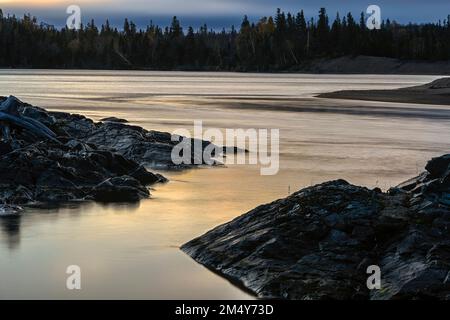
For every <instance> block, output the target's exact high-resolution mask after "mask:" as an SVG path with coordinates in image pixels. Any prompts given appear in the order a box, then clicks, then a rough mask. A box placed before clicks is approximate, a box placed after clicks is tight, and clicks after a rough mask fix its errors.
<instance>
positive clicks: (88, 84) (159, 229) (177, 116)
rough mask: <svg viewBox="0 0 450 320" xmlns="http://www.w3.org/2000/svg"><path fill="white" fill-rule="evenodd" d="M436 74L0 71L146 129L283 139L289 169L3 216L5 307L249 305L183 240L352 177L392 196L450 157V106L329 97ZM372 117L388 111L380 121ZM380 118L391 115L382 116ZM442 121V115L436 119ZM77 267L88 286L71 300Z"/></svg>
mask: <svg viewBox="0 0 450 320" xmlns="http://www.w3.org/2000/svg"><path fill="white" fill-rule="evenodd" d="M436 78H438V77H435V76H399V75H398V76H397V75H387V76H384V75H301V74H238V73H201V72H198V73H196V72H150V71H148V72H146V71H69V70H61V71H48V70H0V95H15V96H17V97H18V98H19V99H21V100H23V101H25V102H29V103H32V104H34V105H38V106H41V107H44V108H47V109H49V110H58V111H69V112H73V113H81V114H84V115H86V116H88V117H91V118H93V119H94V120H99V119H101V118H103V117H107V116H116V117H121V118H126V119H128V120H129V121H130V122H131V123H132V124H137V125H140V126H143V127H145V128H147V129H154V130H161V131H168V132H171V131H173V130H175V129H178V128H186V129H189V130H192V127H193V121H194V120H202V121H203V126H204V127H205V128H211V127H217V128H220V129H221V130H224V129H226V128H246V129H247V128H256V129H260V128H268V129H271V128H275V129H280V153H279V157H280V171H279V172H278V174H277V175H274V176H262V175H260V170H259V169H260V168H259V167H258V166H255V165H229V166H227V167H221V168H200V169H194V170H188V171H183V172H161V173H162V174H163V175H165V176H166V177H168V178H169V179H170V182H169V183H167V184H164V185H156V186H154V190H152V191H151V192H152V197H151V199H148V200H144V201H141V202H140V203H139V204H136V205H125V204H121V205H120V204H119V205H99V204H93V203H86V204H82V205H67V206H65V207H63V208H60V209H49V210H42V209H41V210H38V209H30V210H27V211H26V212H25V213H24V214H22V215H21V217H19V218H14V219H0V298H1V299H22V298H24V299H94V298H97V299H119V298H121V299H247V298H251V296H250V295H249V294H247V293H246V292H244V291H242V290H240V289H239V288H237V287H235V286H234V285H232V284H231V283H229V282H228V281H227V280H225V279H223V278H221V277H219V276H217V275H216V274H214V273H212V272H211V271H209V270H207V269H206V268H204V267H202V266H201V265H199V264H197V263H195V262H194V261H193V260H191V259H190V258H189V257H188V256H186V255H185V254H184V253H182V252H181V251H180V250H179V246H180V245H181V244H183V243H184V242H186V241H188V240H190V239H192V238H194V237H196V236H199V235H201V234H202V233H204V232H206V231H207V230H209V229H211V228H213V227H214V226H217V225H218V224H221V223H224V222H227V221H229V220H230V219H232V218H234V217H236V216H238V215H240V214H243V213H245V212H246V211H248V210H250V209H252V208H254V207H255V206H257V205H259V204H262V203H267V202H270V201H273V200H275V199H277V198H281V197H285V196H287V195H288V193H289V192H293V191H296V190H298V189H300V188H302V187H305V186H309V185H312V184H316V183H320V182H323V181H326V180H330V179H336V178H343V179H347V180H348V181H350V182H352V183H354V184H359V185H364V186H367V187H371V188H372V187H376V186H377V187H380V188H382V189H384V190H386V189H388V188H389V187H390V186H394V185H396V184H398V183H400V182H402V181H403V180H405V179H406V178H409V177H412V176H413V175H415V174H417V173H419V172H420V171H421V170H422V168H423V167H424V165H425V163H426V161H427V160H428V159H429V158H431V157H432V156H436V155H440V154H443V153H448V151H449V147H450V120H449V119H450V107H448V106H447V107H446V106H428V105H412V104H409V105H406V104H400V103H397V104H396V103H382V102H363V101H346V100H331V99H319V98H315V97H314V95H315V94H317V93H321V92H328V91H335V90H341V89H393V88H399V87H406V86H413V85H419V84H424V83H427V82H430V81H432V80H434V79H436ZM374 110H378V111H377V112H374ZM379 110H383V111H382V112H379ZM430 115H434V116H430ZM69 265H78V266H80V267H81V271H82V289H81V290H74V291H70V290H67V289H66V279H67V277H68V275H67V274H66V268H67V266H69Z"/></svg>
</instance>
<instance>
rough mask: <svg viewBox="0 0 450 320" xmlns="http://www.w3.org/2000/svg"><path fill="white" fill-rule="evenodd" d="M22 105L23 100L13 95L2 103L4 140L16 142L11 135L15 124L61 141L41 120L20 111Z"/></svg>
mask: <svg viewBox="0 0 450 320" xmlns="http://www.w3.org/2000/svg"><path fill="white" fill-rule="evenodd" d="M21 105H22V102H21V101H20V100H19V99H17V98H16V97H13V96H9V98H8V99H6V100H5V101H3V103H1V104H0V127H1V128H2V134H3V140H5V141H12V142H14V141H13V139H12V137H11V126H13V127H14V126H15V127H19V128H22V129H25V130H28V131H29V132H31V133H33V134H34V135H36V136H38V137H40V138H44V139H47V140H51V141H53V142H56V143H60V142H59V141H58V139H56V134H55V133H54V132H53V131H52V130H50V129H49V128H47V127H46V126H45V125H43V124H42V123H41V122H39V121H37V120H35V119H32V118H29V117H26V116H24V115H22V114H21V113H20V112H19V107H20V106H21Z"/></svg>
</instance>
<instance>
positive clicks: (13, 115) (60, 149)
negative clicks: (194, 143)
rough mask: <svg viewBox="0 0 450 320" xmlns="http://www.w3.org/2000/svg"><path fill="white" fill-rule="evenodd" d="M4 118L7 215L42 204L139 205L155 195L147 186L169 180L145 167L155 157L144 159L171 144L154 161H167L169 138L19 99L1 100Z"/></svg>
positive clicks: (2, 184)
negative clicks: (154, 146)
mask: <svg viewBox="0 0 450 320" xmlns="http://www.w3.org/2000/svg"><path fill="white" fill-rule="evenodd" d="M0 120H1V121H0V126H1V127H2V128H3V132H4V133H6V136H5V135H4V136H3V140H2V141H0V204H2V208H5V210H4V211H5V212H6V208H13V207H14V206H13V205H15V204H24V205H27V204H34V203H36V202H39V203H59V202H66V201H72V200H91V199H92V200H96V201H101V202H117V201H120V202H131V201H139V200H140V199H142V198H145V197H148V196H149V194H150V193H149V191H148V189H147V186H149V185H151V184H154V183H158V182H165V181H167V180H166V179H165V178H164V177H163V176H162V175H160V174H154V173H152V172H149V171H148V170H147V169H146V168H145V165H146V164H148V163H149V162H150V160H151V159H152V157H151V155H146V156H144V155H145V153H146V152H151V150H153V149H152V148H151V145H152V144H158V147H157V148H159V150H161V148H160V147H159V145H164V146H166V145H167V148H166V149H164V150H163V151H161V152H162V153H164V154H160V155H158V156H156V157H155V161H154V162H155V163H157V164H160V163H159V162H158V159H163V160H164V161H165V162H167V161H168V159H170V153H171V148H170V149H169V148H168V146H171V145H172V143H166V142H167V141H168V140H170V135H169V137H167V135H168V134H165V133H158V132H150V131H146V130H144V129H142V128H140V127H136V126H129V125H126V124H123V123H118V122H108V121H107V122H105V123H101V122H100V123H95V122H94V121H92V120H90V119H88V118H86V117H84V116H81V115H74V114H68V113H62V112H47V111H46V110H44V109H41V108H38V107H34V106H31V105H29V104H26V103H23V102H21V101H20V100H18V99H16V98H15V97H9V98H1V97H0ZM118 126H119V127H118ZM108 131H109V132H108ZM134 144H135V145H134ZM115 147H117V148H115ZM146 148H147V149H146ZM136 149H139V152H135V150H136ZM8 211H9V212H11V211H13V210H8Z"/></svg>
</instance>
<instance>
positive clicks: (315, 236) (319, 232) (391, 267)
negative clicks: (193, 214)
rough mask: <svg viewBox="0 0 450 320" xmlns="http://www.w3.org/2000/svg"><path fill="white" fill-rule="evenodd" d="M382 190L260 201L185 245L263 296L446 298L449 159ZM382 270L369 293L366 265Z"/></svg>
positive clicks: (346, 188)
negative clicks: (397, 184) (379, 286)
mask: <svg viewBox="0 0 450 320" xmlns="http://www.w3.org/2000/svg"><path fill="white" fill-rule="evenodd" d="M426 170H427V171H426V172H424V173H423V174H421V175H420V176H419V177H416V178H414V179H411V180H409V181H407V182H405V183H403V184H401V185H400V186H398V187H395V188H392V189H390V190H389V191H388V192H386V193H384V192H382V191H381V190H379V189H374V190H369V189H367V188H364V187H358V186H354V185H351V184H349V183H348V182H346V181H343V180H337V181H331V182H326V183H323V184H319V185H316V186H313V187H309V188H306V189H303V190H300V191H298V192H296V193H294V194H292V195H291V196H289V197H287V198H285V199H280V200H277V201H274V202H272V203H270V204H266V205H262V206H259V207H257V208H255V209H253V210H252V211H250V212H248V213H246V214H244V215H243V216H240V217H238V218H236V219H235V220H233V221H231V222H229V223H226V224H224V225H221V226H219V227H217V228H215V229H213V230H211V231H209V232H208V233H206V234H205V235H203V236H201V237H199V238H197V239H194V240H192V241H190V242H188V243H186V244H185V245H183V246H182V250H183V251H184V252H186V253H187V254H189V255H190V256H191V257H193V258H194V259H195V260H196V261H198V262H199V263H201V264H203V265H205V266H206V267H208V268H210V269H212V270H215V271H216V272H218V273H219V274H221V275H223V276H225V277H227V278H228V279H230V280H232V281H233V282H237V283H239V284H240V285H242V286H244V287H246V288H247V289H249V290H251V291H253V292H254V293H255V294H256V295H258V296H259V297H262V298H281V299H428V298H431V299H450V155H445V156H442V157H439V158H435V159H432V160H431V161H430V162H429V163H428V165H427V166H426ZM371 265H377V266H379V267H380V270H381V289H379V290H369V289H368V287H367V285H366V281H367V278H368V276H369V275H368V274H367V272H366V271H367V267H368V266H371Z"/></svg>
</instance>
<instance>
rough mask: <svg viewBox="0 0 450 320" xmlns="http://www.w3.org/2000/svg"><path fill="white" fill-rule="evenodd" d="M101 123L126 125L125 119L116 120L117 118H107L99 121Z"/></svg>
mask: <svg viewBox="0 0 450 320" xmlns="http://www.w3.org/2000/svg"><path fill="white" fill-rule="evenodd" d="M100 121H102V122H118V123H128V120H127V119H122V118H117V117H107V118H103V119H100Z"/></svg>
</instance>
